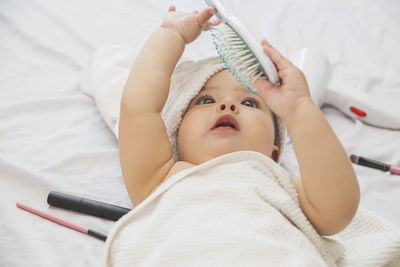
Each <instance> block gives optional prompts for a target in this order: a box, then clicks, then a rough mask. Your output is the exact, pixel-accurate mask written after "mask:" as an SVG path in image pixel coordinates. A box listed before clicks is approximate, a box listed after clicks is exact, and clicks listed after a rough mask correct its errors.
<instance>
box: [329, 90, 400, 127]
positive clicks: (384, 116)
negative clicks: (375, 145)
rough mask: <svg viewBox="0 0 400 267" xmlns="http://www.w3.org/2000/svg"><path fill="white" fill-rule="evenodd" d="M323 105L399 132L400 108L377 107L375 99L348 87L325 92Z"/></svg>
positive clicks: (367, 122)
mask: <svg viewBox="0 0 400 267" xmlns="http://www.w3.org/2000/svg"><path fill="white" fill-rule="evenodd" d="M324 99H325V103H327V104H330V105H332V106H335V107H337V108H339V109H340V110H341V111H342V112H343V113H345V114H346V115H348V116H350V117H352V118H356V119H360V120H361V121H363V122H365V123H366V124H371V125H375V126H378V127H383V128H388V129H394V130H399V129H400V108H397V110H395V109H396V108H395V107H392V108H390V107H388V106H387V105H386V106H385V105H378V104H377V100H376V97H375V98H374V97H373V96H372V95H369V94H366V93H365V92H363V91H361V90H359V89H356V88H351V87H348V86H335V88H334V89H333V88H332V89H330V88H328V89H327V91H326V92H325V97H324Z"/></svg>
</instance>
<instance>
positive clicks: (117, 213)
mask: <svg viewBox="0 0 400 267" xmlns="http://www.w3.org/2000/svg"><path fill="white" fill-rule="evenodd" d="M47 203H48V204H49V205H51V206H55V207H59V208H63V209H68V210H74V211H77V212H81V213H85V214H89V215H93V216H96V217H100V218H105V219H110V220H113V221H117V220H118V219H119V218H121V217H122V216H124V215H125V214H127V213H128V212H129V211H130V210H131V209H128V208H124V207H120V206H116V205H112V204H108V203H104V202H100V201H96V200H91V199H87V198H82V197H77V196H72V195H68V194H64V193H59V192H55V191H51V192H50V193H49V195H48V197H47Z"/></svg>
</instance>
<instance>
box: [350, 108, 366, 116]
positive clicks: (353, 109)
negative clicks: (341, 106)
mask: <svg viewBox="0 0 400 267" xmlns="http://www.w3.org/2000/svg"><path fill="white" fill-rule="evenodd" d="M350 110H351V112H353V113H354V114H356V115H357V116H358V117H365V116H367V112H365V111H364V110H361V109H359V108H356V107H353V106H351V107H350Z"/></svg>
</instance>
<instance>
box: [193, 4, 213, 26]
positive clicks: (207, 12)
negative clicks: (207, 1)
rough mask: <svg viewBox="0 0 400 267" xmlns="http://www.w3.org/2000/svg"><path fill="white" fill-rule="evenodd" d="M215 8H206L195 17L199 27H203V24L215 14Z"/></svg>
mask: <svg viewBox="0 0 400 267" xmlns="http://www.w3.org/2000/svg"><path fill="white" fill-rule="evenodd" d="M215 12H216V9H215V7H207V8H205V9H204V10H203V11H201V12H200V13H198V14H196V15H195V21H196V23H197V24H198V25H199V26H200V27H203V25H204V24H206V23H207V22H208V20H209V19H210V18H211V17H212V16H213V15H214V14H215Z"/></svg>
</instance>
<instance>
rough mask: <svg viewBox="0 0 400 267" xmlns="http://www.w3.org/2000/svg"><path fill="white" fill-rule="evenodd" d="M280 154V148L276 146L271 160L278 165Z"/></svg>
mask: <svg viewBox="0 0 400 267" xmlns="http://www.w3.org/2000/svg"><path fill="white" fill-rule="evenodd" d="M279 153H280V151H279V147H278V146H276V145H274V149H273V150H272V153H271V158H272V159H273V160H274V161H275V162H276V163H278V158H279Z"/></svg>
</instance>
